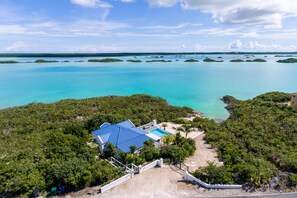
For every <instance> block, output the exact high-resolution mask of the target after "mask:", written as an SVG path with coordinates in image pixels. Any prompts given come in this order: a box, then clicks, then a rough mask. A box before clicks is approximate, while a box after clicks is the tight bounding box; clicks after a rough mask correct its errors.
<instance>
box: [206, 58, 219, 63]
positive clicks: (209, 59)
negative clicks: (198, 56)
mask: <svg viewBox="0 0 297 198" xmlns="http://www.w3.org/2000/svg"><path fill="white" fill-rule="evenodd" d="M203 62H218V63H220V62H224V61H223V60H214V59H211V58H205V59H204V60H203Z"/></svg>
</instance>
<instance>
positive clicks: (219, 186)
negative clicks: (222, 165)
mask: <svg viewBox="0 0 297 198" xmlns="http://www.w3.org/2000/svg"><path fill="white" fill-rule="evenodd" d="M184 180H186V181H191V182H196V183H198V184H199V185H200V186H202V187H204V188H212V189H241V188H242V185H225V184H207V183H205V182H203V181H201V180H200V179H197V178H196V177H194V176H193V175H191V174H190V173H188V172H187V171H186V172H185V174H184Z"/></svg>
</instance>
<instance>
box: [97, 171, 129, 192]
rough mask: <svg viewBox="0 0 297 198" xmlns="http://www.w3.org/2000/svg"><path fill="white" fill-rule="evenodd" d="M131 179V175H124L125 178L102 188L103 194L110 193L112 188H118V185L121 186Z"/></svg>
mask: <svg viewBox="0 0 297 198" xmlns="http://www.w3.org/2000/svg"><path fill="white" fill-rule="evenodd" d="M129 179H131V174H127V175H124V176H123V177H121V178H119V179H117V180H115V181H113V182H111V183H109V184H107V185H105V186H103V187H101V193H104V192H105V191H108V190H110V189H111V188H113V187H116V186H117V185H120V184H121V183H123V182H125V181H127V180H129Z"/></svg>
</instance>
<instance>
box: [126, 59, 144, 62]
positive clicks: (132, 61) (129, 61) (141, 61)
mask: <svg viewBox="0 0 297 198" xmlns="http://www.w3.org/2000/svg"><path fill="white" fill-rule="evenodd" d="M127 62H131V63H141V62H142V61H141V60H133V59H131V60H127Z"/></svg>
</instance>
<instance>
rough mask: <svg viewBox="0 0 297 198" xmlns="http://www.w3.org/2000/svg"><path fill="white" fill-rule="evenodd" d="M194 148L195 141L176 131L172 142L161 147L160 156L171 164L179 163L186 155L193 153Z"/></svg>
mask: <svg viewBox="0 0 297 198" xmlns="http://www.w3.org/2000/svg"><path fill="white" fill-rule="evenodd" d="M195 150H196V145H195V141H194V140H193V139H190V138H184V137H182V136H181V135H180V133H177V134H176V136H175V138H174V140H173V144H169V145H168V146H165V147H162V148H161V150H160V157H162V158H164V159H168V160H169V161H170V162H171V163H173V164H181V163H182V162H183V161H184V160H185V159H186V158H187V157H190V156H192V155H193V154H194V152H195Z"/></svg>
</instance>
